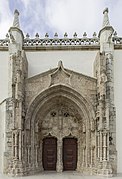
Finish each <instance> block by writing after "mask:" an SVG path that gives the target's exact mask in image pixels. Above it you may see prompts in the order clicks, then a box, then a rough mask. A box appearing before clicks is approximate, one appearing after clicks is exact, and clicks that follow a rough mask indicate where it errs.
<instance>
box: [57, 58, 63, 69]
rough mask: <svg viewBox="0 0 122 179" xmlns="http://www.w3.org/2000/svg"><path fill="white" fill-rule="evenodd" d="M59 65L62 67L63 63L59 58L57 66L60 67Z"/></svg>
mask: <svg viewBox="0 0 122 179" xmlns="http://www.w3.org/2000/svg"><path fill="white" fill-rule="evenodd" d="M60 67H63V63H62V61H61V60H60V61H59V62H58V68H60Z"/></svg>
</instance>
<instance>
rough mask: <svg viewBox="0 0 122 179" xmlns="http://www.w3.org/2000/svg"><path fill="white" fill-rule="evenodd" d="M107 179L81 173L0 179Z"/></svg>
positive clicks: (120, 176) (120, 178)
mask: <svg viewBox="0 0 122 179" xmlns="http://www.w3.org/2000/svg"><path fill="white" fill-rule="evenodd" d="M14 178H17V179H54V178H55V179H107V178H108V177H102V176H86V175H82V174H79V173H70V172H66V173H61V174H59V173H54V172H44V173H41V174H38V175H32V176H25V177H8V176H4V175H0V179H14ZM111 179H122V174H118V175H117V176H116V177H112V178H111Z"/></svg>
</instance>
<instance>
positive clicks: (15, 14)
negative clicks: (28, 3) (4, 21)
mask: <svg viewBox="0 0 122 179" xmlns="http://www.w3.org/2000/svg"><path fill="white" fill-rule="evenodd" d="M13 27H17V28H20V25H19V12H18V10H17V9H16V10H15V11H14V21H13Z"/></svg>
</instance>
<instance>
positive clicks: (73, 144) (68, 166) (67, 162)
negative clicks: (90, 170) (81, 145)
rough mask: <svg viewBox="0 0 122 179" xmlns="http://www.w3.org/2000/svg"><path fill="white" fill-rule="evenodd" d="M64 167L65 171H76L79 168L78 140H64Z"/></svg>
mask: <svg viewBox="0 0 122 179" xmlns="http://www.w3.org/2000/svg"><path fill="white" fill-rule="evenodd" d="M63 167H64V170H76V167H77V139H74V138H65V139H64V140H63Z"/></svg>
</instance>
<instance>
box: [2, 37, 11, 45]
mask: <svg viewBox="0 0 122 179" xmlns="http://www.w3.org/2000/svg"><path fill="white" fill-rule="evenodd" d="M9 42H10V40H9V39H8V38H6V39H0V47H8V44H9Z"/></svg>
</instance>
